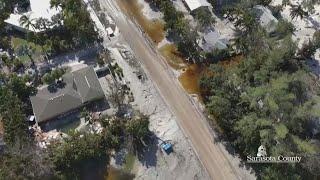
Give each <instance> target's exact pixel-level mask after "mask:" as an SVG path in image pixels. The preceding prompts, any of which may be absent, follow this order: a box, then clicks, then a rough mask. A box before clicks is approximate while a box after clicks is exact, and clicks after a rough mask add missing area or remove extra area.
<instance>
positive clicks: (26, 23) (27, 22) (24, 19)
mask: <svg viewBox="0 0 320 180" xmlns="http://www.w3.org/2000/svg"><path fill="white" fill-rule="evenodd" d="M33 20H34V19H30V16H29V15H23V16H21V17H20V20H19V23H20V25H21V26H23V27H25V28H26V29H27V30H29V29H30V26H31V27H32V29H33V30H35V28H34V24H33V23H32V21H33Z"/></svg>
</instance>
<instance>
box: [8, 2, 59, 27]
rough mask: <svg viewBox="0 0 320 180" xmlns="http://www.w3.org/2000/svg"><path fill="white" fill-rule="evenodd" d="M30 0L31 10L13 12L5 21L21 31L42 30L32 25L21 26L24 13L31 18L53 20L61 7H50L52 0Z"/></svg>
mask: <svg viewBox="0 0 320 180" xmlns="http://www.w3.org/2000/svg"><path fill="white" fill-rule="evenodd" d="M29 1H30V11H28V12H23V13H19V12H15V13H12V14H11V15H10V17H9V18H8V19H6V20H5V22H6V23H8V24H10V25H11V26H13V27H15V28H17V29H18V30H21V31H33V32H40V30H38V29H34V28H32V27H31V26H30V27H29V29H26V28H25V27H23V26H21V25H20V18H21V17H22V16H23V15H26V16H28V17H29V19H30V20H35V19H39V18H44V19H48V20H51V18H52V16H54V15H56V14H58V13H59V12H60V9H56V8H50V0H29Z"/></svg>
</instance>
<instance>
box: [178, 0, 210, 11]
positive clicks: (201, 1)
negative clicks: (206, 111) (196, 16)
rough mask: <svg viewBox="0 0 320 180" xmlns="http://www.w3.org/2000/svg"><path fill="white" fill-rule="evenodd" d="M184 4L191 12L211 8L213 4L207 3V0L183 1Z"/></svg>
mask: <svg viewBox="0 0 320 180" xmlns="http://www.w3.org/2000/svg"><path fill="white" fill-rule="evenodd" d="M183 2H184V3H185V5H186V6H187V7H188V9H189V10H190V11H193V10H195V9H198V8H199V7H209V6H211V4H210V3H208V2H207V0H183Z"/></svg>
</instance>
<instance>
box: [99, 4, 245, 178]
mask: <svg viewBox="0 0 320 180" xmlns="http://www.w3.org/2000/svg"><path fill="white" fill-rule="evenodd" d="M100 3H101V6H102V7H103V8H105V9H106V10H107V12H108V13H109V15H110V16H111V17H112V18H113V19H114V21H115V23H116V25H117V26H118V28H119V30H120V32H121V35H122V36H123V38H124V39H125V40H126V41H127V43H128V44H129V45H130V47H131V49H132V50H133V52H134V54H135V56H136V57H137V59H138V60H140V62H141V64H142V65H143V67H144V68H145V70H146V71H147V74H148V75H149V78H150V79H151V80H152V81H153V83H154V85H155V86H156V87H157V89H158V91H159V93H160V94H161V96H162V98H163V99H164V101H165V103H166V104H167V105H168V107H169V108H170V110H171V112H172V113H173V114H174V115H175V116H176V117H177V119H178V120H177V121H178V122H177V123H178V124H179V126H180V128H181V129H182V131H183V132H184V134H185V136H186V137H187V138H188V139H189V141H190V142H191V144H192V147H193V148H194V151H195V152H196V154H197V156H198V158H199V160H200V162H201V163H202V165H203V166H204V167H205V169H206V170H207V172H208V174H209V175H210V177H211V178H212V179H218V180H221V179H227V180H232V179H241V177H239V176H238V173H237V170H235V169H236V168H238V167H233V166H232V165H231V163H230V162H229V160H228V159H227V158H226V156H225V154H224V153H223V152H222V151H221V149H220V147H219V145H218V144H217V143H215V142H214V139H213V136H212V134H211V132H210V127H209V126H208V123H207V122H206V119H205V118H204V116H203V114H202V113H201V112H199V111H198V110H197V108H196V107H194V105H193V104H192V102H191V101H190V99H189V97H188V95H187V94H186V92H185V91H184V89H183V88H182V87H181V85H180V84H179V82H178V81H177V79H176V78H175V77H174V76H173V75H172V72H171V71H170V69H169V67H168V66H167V65H166V63H165V62H164V60H163V58H162V57H161V55H160V53H159V52H158V50H157V48H156V47H154V46H152V44H151V43H150V42H149V40H148V38H146V37H145V35H144V33H142V31H141V30H139V28H138V26H137V25H136V24H135V23H133V22H132V21H131V20H130V18H128V17H126V16H125V15H124V13H123V12H121V9H120V8H119V7H118V5H117V3H116V1H115V0H100Z"/></svg>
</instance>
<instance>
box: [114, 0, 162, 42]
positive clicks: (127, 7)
mask: <svg viewBox="0 0 320 180" xmlns="http://www.w3.org/2000/svg"><path fill="white" fill-rule="evenodd" d="M117 2H118V5H119V6H120V8H121V9H122V10H124V12H125V13H126V14H127V15H129V17H133V18H134V19H135V20H136V21H137V22H138V23H139V25H140V26H141V27H142V28H143V30H144V31H145V32H146V33H147V34H148V36H149V37H150V38H151V39H152V40H153V42H154V43H156V44H158V43H159V42H161V41H162V40H163V39H164V23H163V21H161V20H159V19H156V20H149V19H147V18H146V17H145V16H144V15H143V12H142V8H143V5H142V4H139V3H138V1H137V0H117Z"/></svg>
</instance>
